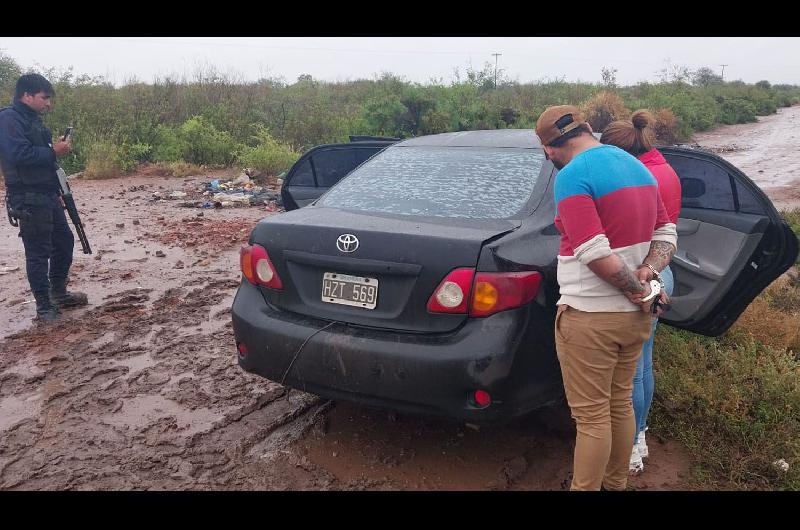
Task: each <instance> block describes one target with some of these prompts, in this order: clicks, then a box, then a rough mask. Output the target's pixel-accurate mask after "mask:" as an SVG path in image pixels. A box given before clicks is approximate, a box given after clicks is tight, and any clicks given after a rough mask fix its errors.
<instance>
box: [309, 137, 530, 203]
mask: <svg viewBox="0 0 800 530" xmlns="http://www.w3.org/2000/svg"><path fill="white" fill-rule="evenodd" d="M542 164H544V153H543V152H542V151H541V150H538V149H536V150H534V149H513V148H507V149H500V148H483V147H421V146H420V147H390V148H388V149H386V150H385V151H384V152H383V153H381V154H379V155H377V156H376V157H375V158H373V159H372V160H370V161H368V162H367V163H365V164H364V165H362V166H361V167H359V168H358V169H356V170H355V171H353V172H352V173H350V175H348V176H347V177H346V178H345V179H343V180H341V181H340V182H339V183H338V184H337V185H336V186H334V187H333V188H331V190H330V191H329V192H328V193H326V194H325V195H323V197H322V199H320V201H319V203H318V204H319V205H321V206H332V207H336V208H342V209H345V210H358V211H366V212H383V213H392V214H402V215H420V216H432V217H462V218H468V219H504V218H508V217H513V216H514V215H516V214H517V213H519V212H520V210H521V209H522V207H523V206H524V205H525V203H527V202H528V200H529V199H530V197H531V193H532V192H533V188H534V185H535V184H536V180H537V179H538V177H539V172H540V170H541V169H542Z"/></svg>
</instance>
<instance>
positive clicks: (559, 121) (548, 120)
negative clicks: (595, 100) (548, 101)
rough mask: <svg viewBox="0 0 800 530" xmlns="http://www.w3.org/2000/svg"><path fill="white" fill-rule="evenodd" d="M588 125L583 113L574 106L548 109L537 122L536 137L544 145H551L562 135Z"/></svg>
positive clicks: (558, 106) (559, 106)
mask: <svg viewBox="0 0 800 530" xmlns="http://www.w3.org/2000/svg"><path fill="white" fill-rule="evenodd" d="M584 123H586V120H584V119H583V115H582V114H581V111H580V110H578V107H575V106H573V105H557V106H555V107H547V108H546V109H545V110H544V112H542V115H541V116H539V119H538V120H536V136H538V137H539V140H540V141H541V142H542V145H550V143H552V142H553V141H554V140H557V139H558V138H560V137H561V136H562V135H564V134H566V133H568V132H569V131H571V130H573V129H575V128H577V127H578V126H580V125H582V124H584Z"/></svg>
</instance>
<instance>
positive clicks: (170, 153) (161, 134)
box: [153, 125, 189, 162]
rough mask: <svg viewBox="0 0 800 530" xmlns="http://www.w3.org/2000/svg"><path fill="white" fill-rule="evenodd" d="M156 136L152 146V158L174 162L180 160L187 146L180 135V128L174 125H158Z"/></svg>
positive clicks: (186, 151) (187, 148)
mask: <svg viewBox="0 0 800 530" xmlns="http://www.w3.org/2000/svg"><path fill="white" fill-rule="evenodd" d="M155 136H156V138H155V141H154V142H153V143H154V146H153V160H155V161H157V162H176V161H178V160H182V159H183V157H184V154H185V153H188V151H189V146H188V145H187V143H186V141H185V140H184V139H183V138H182V137H181V135H180V130H179V129H178V128H176V127H168V126H165V125H159V126H158V127H157V128H156V135H155Z"/></svg>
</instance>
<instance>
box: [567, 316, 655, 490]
mask: <svg viewBox="0 0 800 530" xmlns="http://www.w3.org/2000/svg"><path fill="white" fill-rule="evenodd" d="M650 322H651V320H650V316H649V315H648V314H647V313H644V312H643V311H632V312H623V313H588V312H585V311H579V310H577V309H575V308H572V307H570V306H567V305H560V306H558V312H557V313H556V322H555V327H556V329H555V336H556V350H557V352H558V361H559V363H560V364H561V375H562V377H563V379H564V390H565V391H566V395H567V402H568V403H569V408H570V410H571V411H572V418H573V419H574V420H575V425H576V427H577V437H576V440H575V455H574V460H573V478H572V485H571V486H570V489H571V490H599V489H600V487H601V486H603V487H605V489H609V490H624V489H625V487H626V486H627V483H628V463H629V460H630V456H631V451H632V450H633V439H634V435H635V432H634V431H635V430H636V422H635V419H634V415H633V404H632V403H631V393H632V390H633V376H634V373H635V372H636V363H637V362H638V360H639V356H640V355H641V353H642V345H643V343H644V341H645V340H647V338H648V337H649V336H650Z"/></svg>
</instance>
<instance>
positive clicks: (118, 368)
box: [0, 276, 326, 490]
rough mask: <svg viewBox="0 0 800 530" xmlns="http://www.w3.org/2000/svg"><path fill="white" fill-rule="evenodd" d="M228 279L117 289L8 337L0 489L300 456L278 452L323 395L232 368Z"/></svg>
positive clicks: (279, 483) (112, 484) (123, 484)
mask: <svg viewBox="0 0 800 530" xmlns="http://www.w3.org/2000/svg"><path fill="white" fill-rule="evenodd" d="M236 285H238V280H237V279H233V278H230V279H226V278H222V279H220V278H219V277H217V278H215V277H213V276H207V277H200V278H195V279H192V280H189V281H186V282H184V284H183V285H181V286H180V287H173V288H169V289H167V290H166V291H164V292H163V293H162V294H161V295H160V296H158V297H157V298H154V291H153V290H152V289H131V290H126V291H122V292H120V293H116V294H114V295H111V296H108V297H107V298H106V300H105V301H104V302H103V303H102V304H101V305H99V306H97V307H94V308H92V309H90V310H89V311H87V312H85V313H84V314H83V315H82V316H81V317H80V319H77V318H75V317H73V318H69V317H68V318H66V319H65V320H64V321H61V322H57V323H55V324H51V325H48V326H37V327H34V328H32V329H29V330H26V331H23V332H20V333H16V334H14V335H11V336H9V337H7V339H6V340H5V341H4V342H3V343H2V345H0V346H1V347H2V351H3V352H4V355H3V356H2V357H0V409H2V410H3V411H4V418H5V419H4V420H3V423H2V424H0V489H59V490H60V489H206V488H217V489H226V488H237V489H241V488H249V487H259V488H262V489H263V488H270V489H284V488H285V487H286V486H287V484H291V483H292V482H291V481H288V482H287V480H286V476H289V477H291V473H292V470H293V469H295V468H298V467H299V468H301V469H302V466H301V465H298V461H297V459H295V458H294V457H293V456H291V455H290V454H289V453H288V452H281V451H284V447H285V446H286V444H289V443H291V442H292V441H293V440H296V439H297V438H299V437H300V436H302V434H303V432H304V431H305V430H307V429H308V428H310V427H311V426H312V425H313V418H316V417H317V416H318V414H319V411H320V410H324V408H325V406H326V405H325V403H323V402H322V400H320V399H319V398H316V397H314V396H311V395H308V394H303V393H300V392H291V393H290V394H288V395H287V392H286V389H284V388H283V387H282V386H280V385H278V384H276V383H272V382H269V381H267V380H265V379H262V378H260V377H257V376H253V375H250V374H247V373H245V372H243V371H242V370H241V369H240V368H239V367H238V365H237V363H236V359H235V348H234V346H233V344H234V339H233V333H232V330H231V325H230V318H229V317H228V313H229V307H230V301H231V299H232V296H233V292H234V290H235V287H236ZM304 418H305V419H304ZM309 418H310V419H309ZM281 427H283V429H281V431H280V435H279V436H276V437H270V433H273V432H275V431H276V430H277V429H280V428H281ZM265 454H267V455H268V457H269V458H263V455H265ZM267 464H269V465H267ZM300 464H302V462H300ZM282 468H284V470H283V472H281V469H282ZM281 473H283V475H284V476H280V475H281ZM306 474H307V473H306ZM302 480H303V481H304V480H307V478H302ZM313 480H315V479H312V482H311V483H309V484H313ZM300 483H303V484H304V485H303V486H298V487H307V486H308V484H305V483H304V482H297V483H294V484H295V485H297V484H300ZM323 483H324V480H323Z"/></svg>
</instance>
